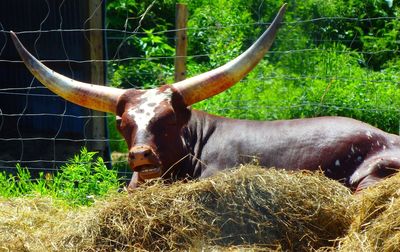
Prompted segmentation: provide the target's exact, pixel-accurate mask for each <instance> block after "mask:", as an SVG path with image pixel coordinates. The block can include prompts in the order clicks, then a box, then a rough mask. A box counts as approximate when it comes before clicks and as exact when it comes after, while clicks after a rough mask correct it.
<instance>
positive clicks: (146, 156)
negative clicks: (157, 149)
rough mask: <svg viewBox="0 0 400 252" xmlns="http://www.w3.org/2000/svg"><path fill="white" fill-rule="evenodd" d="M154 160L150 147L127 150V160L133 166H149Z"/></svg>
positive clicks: (140, 146)
mask: <svg viewBox="0 0 400 252" xmlns="http://www.w3.org/2000/svg"><path fill="white" fill-rule="evenodd" d="M153 158H154V152H153V151H152V149H151V147H150V146H147V145H138V146H134V147H132V148H131V149H130V150H129V159H130V160H131V161H132V162H134V164H135V166H139V165H143V164H150V163H152V162H151V161H152V159H153Z"/></svg>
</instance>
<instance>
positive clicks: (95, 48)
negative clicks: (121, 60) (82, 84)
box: [88, 0, 106, 157]
mask: <svg viewBox="0 0 400 252" xmlns="http://www.w3.org/2000/svg"><path fill="white" fill-rule="evenodd" d="M88 17H91V18H90V19H89V21H88V25H89V27H88V28H90V29H92V30H90V31H89V43H90V45H89V53H90V59H92V60H102V59H104V54H103V52H104V43H103V32H102V30H101V29H102V28H103V10H102V0H89V1H88ZM96 29H98V30H96ZM104 71H105V69H104V64H103V62H100V61H93V62H92V63H91V64H90V72H91V78H90V79H91V80H90V81H91V82H92V83H96V84H99V85H105V79H104ZM92 116H93V118H92V120H91V128H92V130H91V134H92V135H91V137H93V139H97V140H99V141H93V142H92V143H91V148H92V149H93V150H95V151H98V152H99V153H100V155H102V156H103V157H104V155H103V154H104V151H105V149H106V145H105V142H104V141H102V140H104V139H105V137H106V136H105V127H106V125H105V120H104V116H105V113H103V112H98V111H92Z"/></svg>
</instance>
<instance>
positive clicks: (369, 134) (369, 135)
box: [366, 130, 372, 139]
mask: <svg viewBox="0 0 400 252" xmlns="http://www.w3.org/2000/svg"><path fill="white" fill-rule="evenodd" d="M366 135H367V137H368V139H371V138H372V134H371V131H369V130H368V131H367V133H366Z"/></svg>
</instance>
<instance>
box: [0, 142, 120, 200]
mask: <svg viewBox="0 0 400 252" xmlns="http://www.w3.org/2000/svg"><path fill="white" fill-rule="evenodd" d="M95 154H96V153H95V152H88V151H87V149H86V148H83V149H82V150H81V152H80V154H78V155H76V156H75V157H74V158H73V159H71V160H69V161H68V163H67V164H65V165H63V166H62V167H61V168H60V171H59V172H57V173H55V174H49V173H47V174H43V173H40V174H39V178H36V179H33V178H32V177H31V174H30V172H29V170H28V169H26V168H22V167H21V166H20V165H17V167H16V168H17V172H16V175H12V174H7V173H6V172H2V173H0V186H1V189H0V196H2V197H20V196H27V195H35V194H39V195H46V196H52V197H55V198H59V199H62V200H64V201H65V202H66V203H67V204H69V205H90V204H91V203H92V202H93V201H94V199H95V198H96V197H100V196H103V195H105V194H106V193H107V192H109V191H110V190H117V188H118V187H119V182H118V177H117V173H116V171H114V170H109V169H107V167H106V165H105V163H104V161H103V159H102V158H101V157H97V158H96V159H95Z"/></svg>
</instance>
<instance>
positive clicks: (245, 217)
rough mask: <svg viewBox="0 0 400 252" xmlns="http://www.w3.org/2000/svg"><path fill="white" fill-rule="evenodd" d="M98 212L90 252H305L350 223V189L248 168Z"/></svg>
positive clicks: (152, 191)
mask: <svg viewBox="0 0 400 252" xmlns="http://www.w3.org/2000/svg"><path fill="white" fill-rule="evenodd" d="M103 204H104V205H102V206H100V205H98V206H97V207H98V216H97V221H98V223H97V224H98V226H97V227H96V230H97V231H92V232H91V233H92V234H94V235H95V237H93V238H92V239H93V241H94V244H93V245H91V246H92V247H91V249H95V250H111V249H118V250H126V249H133V248H135V249H144V250H150V251H155V250H172V249H184V248H188V247H192V248H193V247H195V248H196V247H197V248H199V247H201V248H204V247H208V246H220V247H221V246H222V247H227V246H232V245H246V244H247V245H256V246H257V247H261V248H273V249H276V248H281V249H283V250H296V251H301V250H303V251H309V250H310V249H311V248H319V247H321V246H330V245H332V240H334V239H336V238H337V237H340V236H343V235H344V234H345V232H346V231H347V228H348V227H349V225H350V223H351V221H352V215H351V211H350V210H351V206H352V204H353V198H352V195H351V193H350V192H349V190H348V189H346V188H345V187H343V186H342V185H341V184H339V183H337V182H335V181H332V180H330V179H327V178H326V177H324V176H323V175H321V174H311V173H299V172H297V173H290V172H285V171H282V170H275V169H262V168H260V167H255V166H246V167H242V168H241V169H238V170H234V171H229V172H225V173H222V174H219V175H217V176H215V177H213V178H210V179H205V180H201V181H197V182H189V183H176V184H173V185H170V186H165V185H162V184H160V183H158V184H156V185H152V186H148V187H143V188H141V189H139V190H137V191H135V192H134V193H133V194H131V195H118V196H116V197H114V198H110V199H109V200H108V201H107V202H103Z"/></svg>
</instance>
